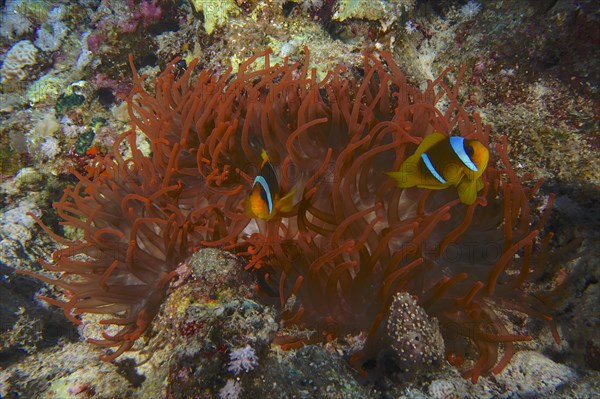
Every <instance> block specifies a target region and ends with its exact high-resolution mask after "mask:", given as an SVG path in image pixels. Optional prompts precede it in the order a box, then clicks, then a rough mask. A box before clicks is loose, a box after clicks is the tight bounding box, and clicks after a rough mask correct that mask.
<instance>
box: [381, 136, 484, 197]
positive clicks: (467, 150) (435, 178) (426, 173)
mask: <svg viewBox="0 0 600 399" xmlns="http://www.w3.org/2000/svg"><path fill="white" fill-rule="evenodd" d="M489 157H490V154H489V151H488V149H487V148H486V147H485V146H484V145H483V144H481V143H480V142H479V141H477V140H465V139H464V138H462V137H458V136H450V137H448V136H445V135H443V134H441V133H432V134H430V135H429V136H427V137H425V138H424V139H423V141H422V142H421V144H419V146H418V147H417V150H416V151H415V153H414V154H413V155H411V156H409V157H408V158H407V159H406V160H405V161H404V162H403V163H402V165H401V166H400V169H399V170H398V171H397V172H389V173H388V174H389V175H390V176H391V177H392V178H393V179H394V180H396V183H397V184H398V187H402V188H408V187H420V188H427V189H430V190H441V189H444V188H447V187H451V186H455V187H456V190H457V191H458V197H459V198H460V200H461V202H463V203H465V204H468V205H470V204H472V203H474V202H475V199H476V198H477V193H478V192H479V191H480V190H481V189H482V188H483V181H482V180H481V175H482V174H483V172H484V171H485V169H486V168H487V164H488V161H489Z"/></svg>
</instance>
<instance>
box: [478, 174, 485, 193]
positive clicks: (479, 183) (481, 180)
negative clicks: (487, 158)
mask: <svg viewBox="0 0 600 399" xmlns="http://www.w3.org/2000/svg"><path fill="white" fill-rule="evenodd" d="M483 186H485V183H484V182H483V179H482V178H481V177H478V178H477V192H480V191H481V190H482V189H483Z"/></svg>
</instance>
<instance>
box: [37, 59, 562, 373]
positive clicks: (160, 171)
mask: <svg viewBox="0 0 600 399" xmlns="http://www.w3.org/2000/svg"><path fill="white" fill-rule="evenodd" d="M269 54H270V52H269V51H266V52H264V53H262V54H260V55H256V56H253V57H251V58H250V59H249V60H248V61H246V62H245V63H243V64H242V65H240V68H239V71H238V72H237V74H235V75H232V74H231V71H230V70H228V71H226V72H225V73H222V74H220V75H219V74H216V73H213V72H211V71H201V72H200V74H199V75H193V71H194V67H195V65H196V63H195V62H193V63H191V65H189V67H188V69H187V70H186V72H185V73H183V75H182V76H178V74H177V73H175V72H176V69H175V66H174V64H171V65H170V66H169V67H168V68H167V69H166V70H165V71H164V72H163V73H162V74H161V75H160V76H159V77H158V78H157V79H156V81H155V84H154V92H153V93H150V92H148V91H146V90H145V89H144V82H145V78H144V77H143V76H139V75H138V74H137V72H136V71H135V68H133V69H134V78H135V82H134V89H133V90H132V92H131V94H130V96H129V101H128V102H129V114H130V116H131V119H132V123H131V124H132V128H131V130H130V131H129V132H127V133H125V134H124V135H123V136H122V137H121V138H120V139H119V140H118V141H117V142H116V143H115V145H114V147H113V154H112V155H111V156H107V157H106V158H104V159H98V160H97V162H96V165H95V166H94V167H93V169H92V170H91V171H90V173H89V174H88V175H87V176H81V175H77V177H78V178H79V183H78V184H77V185H76V186H75V187H74V188H69V189H67V190H66V191H65V194H64V196H63V198H62V199H61V200H60V201H59V202H58V203H56V204H55V205H54V206H55V208H56V209H57V211H58V213H59V215H60V216H61V217H62V218H63V220H64V222H63V223H64V224H66V225H70V226H73V227H76V228H77V229H79V230H80V231H81V233H82V234H81V238H79V239H76V240H74V241H70V240H66V239H65V238H62V237H59V236H57V235H56V234H53V233H51V232H50V231H49V229H48V228H46V230H47V231H49V232H50V234H52V235H53V236H54V237H55V238H56V239H57V240H59V241H60V242H61V243H63V244H64V245H65V246H66V247H65V248H64V249H61V250H58V251H56V252H55V253H54V254H53V262H52V263H51V264H50V263H45V262H44V263H43V265H44V267H45V269H46V270H49V271H55V272H62V273H63V274H62V276H61V277H60V278H59V279H57V280H52V279H50V278H47V277H44V276H41V275H38V274H35V275H36V276H37V277H38V278H40V279H42V280H44V281H46V282H49V283H52V284H55V285H57V286H59V287H61V288H62V289H63V290H64V291H65V296H66V299H65V300H64V301H58V300H55V299H50V298H45V299H46V300H47V301H49V302H50V303H53V304H56V305H58V306H61V307H62V308H64V310H65V314H66V315H67V317H68V318H69V319H71V320H73V321H75V322H79V319H78V318H77V315H78V314H81V313H84V312H87V313H98V314H101V315H105V316H106V318H105V319H104V320H102V321H101V322H100V323H101V324H104V325H113V329H114V327H116V332H115V333H113V334H109V333H107V332H105V333H104V336H103V339H98V340H94V341H93V343H95V344H97V345H100V346H105V347H117V349H116V351H114V352H113V353H111V354H110V355H108V356H105V359H107V360H110V359H114V358H116V357H117V356H119V355H120V354H121V353H123V352H124V351H126V350H129V349H130V348H131V347H132V345H133V343H134V342H135V340H136V339H137V338H138V337H140V335H141V334H142V333H143V332H144V330H145V329H146V328H147V327H148V325H149V323H150V322H151V321H152V319H153V318H154V316H155V315H156V313H157V311H158V308H159V306H160V304H161V303H162V301H163V299H164V296H165V294H166V290H167V286H168V283H169V281H170V279H171V278H172V276H173V275H174V273H175V272H174V270H175V268H176V266H177V265H178V263H179V262H181V261H184V260H185V259H186V258H187V257H188V256H189V255H190V254H191V253H192V252H193V251H194V250H195V249H197V248H199V247H202V246H215V247H221V248H224V249H226V250H232V251H236V252H237V253H239V254H241V255H244V256H246V257H247V258H248V264H247V269H252V270H254V271H255V273H256V274H257V276H258V278H259V279H260V281H259V287H261V288H262V291H264V294H265V295H267V296H268V295H276V296H278V298H279V303H280V305H281V308H282V319H283V321H284V323H285V324H286V325H301V326H306V327H309V328H312V329H316V330H317V331H319V332H322V333H323V334H322V335H321V334H318V335H316V336H315V337H314V338H310V339H306V338H304V339H300V338H297V337H294V336H286V335H282V336H280V337H279V341H280V343H282V345H283V346H285V347H294V346H296V345H299V344H303V343H306V342H307V341H315V340H317V339H322V337H326V338H329V337H335V336H343V335H345V334H347V333H359V332H366V333H368V336H369V340H371V342H376V340H375V338H374V337H377V336H378V335H380V334H381V324H382V321H383V320H384V319H385V318H386V317H387V313H388V310H389V308H390V304H391V303H392V300H393V297H394V295H395V294H396V293H399V292H408V293H409V294H410V295H412V296H413V297H414V298H416V299H417V301H418V304H419V305H420V306H422V307H423V308H424V309H425V310H426V312H427V313H428V314H429V315H430V316H434V317H436V318H437V319H438V320H439V322H440V325H441V326H442V332H443V333H444V335H445V336H446V337H449V336H452V337H453V339H452V340H447V342H446V347H447V349H448V350H447V353H448V356H449V358H451V359H454V360H455V361H456V359H460V358H464V357H465V354H466V349H467V348H468V345H469V344H470V343H474V345H475V346H476V347H477V349H478V351H479V357H478V359H477V360H476V361H475V363H474V364H471V366H469V367H467V370H466V371H465V376H466V377H469V378H471V379H472V380H473V381H476V380H477V378H478V376H479V375H481V374H482V373H486V372H489V371H492V372H499V371H500V370H502V368H503V367H504V366H505V365H506V364H507V363H508V361H509V360H510V358H511V356H512V355H513V353H514V350H515V349H514V344H513V343H514V342H515V341H520V340H527V339H529V337H528V336H526V335H522V334H520V333H515V332H513V331H511V328H510V326H509V325H507V323H506V322H505V321H503V319H502V318H500V317H499V316H498V314H497V313H496V311H495V309H499V308H509V309H514V310H518V311H521V312H525V313H528V314H529V315H531V316H534V317H538V318H541V319H545V320H548V321H551V320H552V318H551V317H550V316H549V310H548V308H547V306H546V305H545V304H544V302H543V301H542V300H541V299H540V297H536V296H533V295H531V294H529V293H528V292H527V291H526V290H525V287H524V286H525V284H526V283H527V282H528V281H529V280H530V279H531V278H533V277H535V276H536V275H539V274H540V273H541V272H542V271H543V270H544V267H546V265H547V258H546V252H547V246H548V242H549V238H550V236H549V235H542V233H541V231H542V228H543V225H544V222H545V218H546V216H547V214H548V210H549V208H550V204H551V200H550V201H548V205H547V206H546V208H545V210H544V211H543V212H542V215H538V216H534V215H533V212H532V211H531V209H530V206H529V202H530V200H531V199H532V197H533V196H534V195H535V194H536V192H537V190H538V188H539V187H540V182H538V183H537V184H535V185H534V186H533V187H528V186H525V185H523V180H522V179H521V178H519V177H518V176H517V175H516V174H515V172H514V170H513V169H512V167H511V165H510V163H509V161H508V157H507V145H506V142H505V141H502V142H501V143H500V144H497V145H496V146H493V147H492V148H491V149H492V150H495V152H494V151H491V152H492V158H491V160H490V165H491V166H490V167H489V168H488V169H487V171H486V173H485V175H484V181H485V188H484V189H483V190H482V191H481V192H480V193H479V197H478V199H477V201H476V202H475V203H474V204H473V205H465V204H462V203H461V202H460V201H459V200H458V199H457V195H456V191H455V190H454V189H447V190H441V191H431V190H427V189H418V188H410V189H401V188H398V187H396V185H395V183H394V181H393V180H392V179H390V178H389V177H388V176H387V175H386V173H385V172H388V171H391V170H397V169H398V168H399V166H400V164H401V163H402V161H403V160H404V159H406V157H407V156H409V155H410V154H411V153H412V152H414V150H415V148H416V146H417V145H418V143H419V142H420V141H421V140H422V138H423V137H424V136H426V135H428V134H430V133H432V132H441V133H443V134H446V135H449V134H455V135H460V136H462V137H465V138H469V139H477V140H479V141H480V142H481V143H483V144H484V145H486V146H489V127H488V126H484V125H483V124H482V121H481V118H480V117H479V116H478V115H477V114H475V115H469V114H468V113H467V112H466V111H465V110H464V108H463V107H462V106H461V105H460V104H459V103H458V88H459V84H460V81H461V79H462V74H463V71H464V69H461V70H460V71H459V72H458V73H457V74H455V75H454V76H453V77H451V71H452V69H450V68H449V69H447V70H445V71H444V72H443V73H442V74H441V75H440V77H439V78H437V79H436V80H435V81H433V82H429V83H428V85H427V88H426V89H425V90H424V91H420V90H418V89H417V88H415V87H413V86H411V85H410V84H409V83H408V82H407V80H406V78H405V76H404V75H403V74H402V72H401V71H400V69H399V68H398V66H397V65H396V64H395V63H394V61H393V59H392V57H391V56H390V55H389V54H386V53H383V54H382V55H381V56H380V57H375V56H370V55H369V56H366V57H365V61H364V69H363V70H362V71H361V74H362V77H361V78H360V79H356V78H354V77H352V76H351V74H350V73H349V72H348V71H346V70H345V69H344V68H342V67H338V68H336V69H335V70H333V71H331V72H330V73H329V74H328V75H327V77H326V78H325V79H323V80H322V81H318V80H317V78H316V73H315V71H314V70H309V69H308V65H309V55H308V51H306V52H305V54H306V55H305V59H304V60H303V62H302V63H301V64H300V63H289V62H288V61H287V60H286V61H284V63H283V65H271V62H270V59H269ZM263 63H264V64H263ZM254 64H260V66H258V65H254ZM253 65H254V66H253ZM132 67H133V63H132ZM450 82H454V83H453V84H451V83H450ZM137 132H142V133H143V134H144V135H145V136H146V137H147V138H148V139H149V141H150V143H151V149H152V153H151V155H150V156H146V155H144V154H143V153H142V152H141V151H140V150H139V149H138V147H137V145H136V134H137ZM125 144H128V147H129V148H130V149H131V155H129V156H123V155H122V152H123V151H124V148H123V147H125ZM263 148H264V149H265V150H266V152H267V153H268V154H269V156H270V158H271V161H272V163H273V165H274V166H275V168H276V169H277V171H278V173H279V174H280V176H281V178H280V180H281V181H280V183H281V186H282V189H283V190H284V191H286V192H289V191H290V190H295V192H296V201H295V205H294V208H293V209H292V210H291V211H289V212H287V213H281V214H278V215H276V216H275V217H274V218H273V219H271V220H269V221H262V220H259V221H256V224H253V227H252V228H249V227H250V226H249V225H248V224H249V222H250V220H249V219H248V217H247V216H246V214H245V212H244V200H245V198H246V196H247V195H248V192H249V190H250V187H251V184H252V181H253V178H254V176H255V175H256V173H257V171H258V167H259V165H260V164H261V158H260V153H261V149H263ZM494 154H495V155H494ZM247 227H248V228H247ZM29 274H33V273H29ZM552 328H553V331H554V334H555V337H556V339H558V335H557V333H556V329H555V327H554V326H553V325H552ZM367 347H370V348H372V347H373V345H371V344H369V343H368V344H367ZM500 347H503V348H504V351H503V355H502V357H501V358H500V359H499V348H500ZM366 352H368V351H366ZM364 356H369V354H368V353H365V354H364ZM456 362H457V363H458V361H456Z"/></svg>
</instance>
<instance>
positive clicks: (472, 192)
mask: <svg viewBox="0 0 600 399" xmlns="http://www.w3.org/2000/svg"><path fill="white" fill-rule="evenodd" d="M478 180H479V179H477V180H475V181H473V180H468V179H464V178H463V179H462V181H461V182H460V183H458V185H457V186H456V190H457V191H458V198H460V202H462V203H463V204H467V205H471V204H472V203H474V202H475V200H476V199H477V192H478V191H479V190H478V189H477V186H478ZM481 183H482V184H483V182H481Z"/></svg>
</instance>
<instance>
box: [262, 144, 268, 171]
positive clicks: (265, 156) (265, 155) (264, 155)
mask: <svg viewBox="0 0 600 399" xmlns="http://www.w3.org/2000/svg"><path fill="white" fill-rule="evenodd" d="M260 158H261V159H262V165H261V168H262V167H264V166H265V165H266V164H267V162H269V155H268V154H267V151H265V149H264V148H261V149H260Z"/></svg>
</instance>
